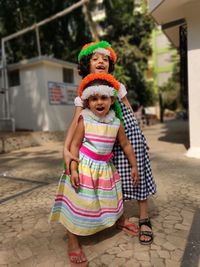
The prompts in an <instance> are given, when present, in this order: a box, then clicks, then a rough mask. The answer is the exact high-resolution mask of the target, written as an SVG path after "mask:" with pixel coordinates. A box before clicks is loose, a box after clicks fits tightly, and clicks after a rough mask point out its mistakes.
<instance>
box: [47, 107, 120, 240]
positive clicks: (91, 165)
mask: <svg viewBox="0 0 200 267" xmlns="http://www.w3.org/2000/svg"><path fill="white" fill-rule="evenodd" d="M81 116H82V117H83V121H84V127H85V137H84V140H83V143H82V146H81V148H80V152H79V159H80V162H79V167H78V171H79V179H80V188H79V189H78V190H75V189H74V188H73V187H72V186H71V183H70V177H69V176H68V175H66V174H65V173H63V175H62V176H61V178H60V182H59V185H58V189H57V193H56V198H55V202H54V205H53V208H52V212H51V215H50V221H58V222H60V223H62V224H63V225H64V226H65V227H66V228H67V229H68V230H69V231H70V232H72V233H74V234H76V235H82V236H86V235H91V234H94V233H96V232H98V231H101V230H103V229H105V228H108V227H110V226H112V225H114V224H115V222H116V221H117V220H118V219H119V217H120V216H121V215H122V213H123V200H122V189H121V180H120V177H119V174H118V172H117V171H116V168H115V167H114V165H113V163H112V149H113V145H114V143H115V140H116V136H117V133H118V130H119V126H120V121H119V119H118V118H116V116H115V113H114V111H110V112H109V114H108V115H107V116H106V117H105V118H103V120H100V119H99V118H98V117H96V116H95V115H94V114H93V113H92V112H91V111H90V110H88V109H85V110H83V111H82V113H81Z"/></svg>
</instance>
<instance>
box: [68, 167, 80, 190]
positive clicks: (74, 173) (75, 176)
mask: <svg viewBox="0 0 200 267" xmlns="http://www.w3.org/2000/svg"><path fill="white" fill-rule="evenodd" d="M70 181H71V184H72V186H73V187H74V188H75V189H78V188H79V176H78V172H77V171H72V173H71V177H70Z"/></svg>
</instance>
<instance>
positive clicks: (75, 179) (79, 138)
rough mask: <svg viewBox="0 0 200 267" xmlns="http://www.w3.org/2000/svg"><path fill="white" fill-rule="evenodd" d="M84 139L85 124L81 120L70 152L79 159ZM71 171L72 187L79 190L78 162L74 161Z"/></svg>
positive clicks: (80, 119)
mask: <svg viewBox="0 0 200 267" xmlns="http://www.w3.org/2000/svg"><path fill="white" fill-rule="evenodd" d="M83 138H84V124H83V118H79V120H78V124H77V127H76V132H75V133H74V136H73V140H72V142H71V146H70V152H71V153H72V155H74V156H75V157H76V158H77V159H78V157H79V149H80V146H81V144H82V142H83ZM70 171H71V177H70V179H71V183H72V186H73V187H74V188H75V189H77V188H78V187H79V176H78V162H77V161H76V160H72V161H71V164H70Z"/></svg>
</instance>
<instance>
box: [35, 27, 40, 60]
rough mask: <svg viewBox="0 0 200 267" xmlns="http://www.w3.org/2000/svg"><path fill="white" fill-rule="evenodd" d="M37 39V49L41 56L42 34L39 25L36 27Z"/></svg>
mask: <svg viewBox="0 0 200 267" xmlns="http://www.w3.org/2000/svg"><path fill="white" fill-rule="evenodd" d="M35 33H36V40H37V50H38V55H39V57H40V56H41V46H40V35H39V29H38V27H35Z"/></svg>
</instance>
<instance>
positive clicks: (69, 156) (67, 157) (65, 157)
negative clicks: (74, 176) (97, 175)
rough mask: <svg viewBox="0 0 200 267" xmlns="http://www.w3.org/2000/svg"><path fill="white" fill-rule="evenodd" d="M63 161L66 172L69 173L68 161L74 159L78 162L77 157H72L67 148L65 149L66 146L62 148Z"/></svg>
mask: <svg viewBox="0 0 200 267" xmlns="http://www.w3.org/2000/svg"><path fill="white" fill-rule="evenodd" d="M63 157H64V162H65V164H66V168H67V169H66V174H67V175H70V163H71V161H72V160H75V161H76V162H77V163H78V162H79V159H78V158H76V157H74V156H73V155H72V154H71V153H70V151H69V150H67V149H66V148H65V149H64V155H63Z"/></svg>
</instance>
